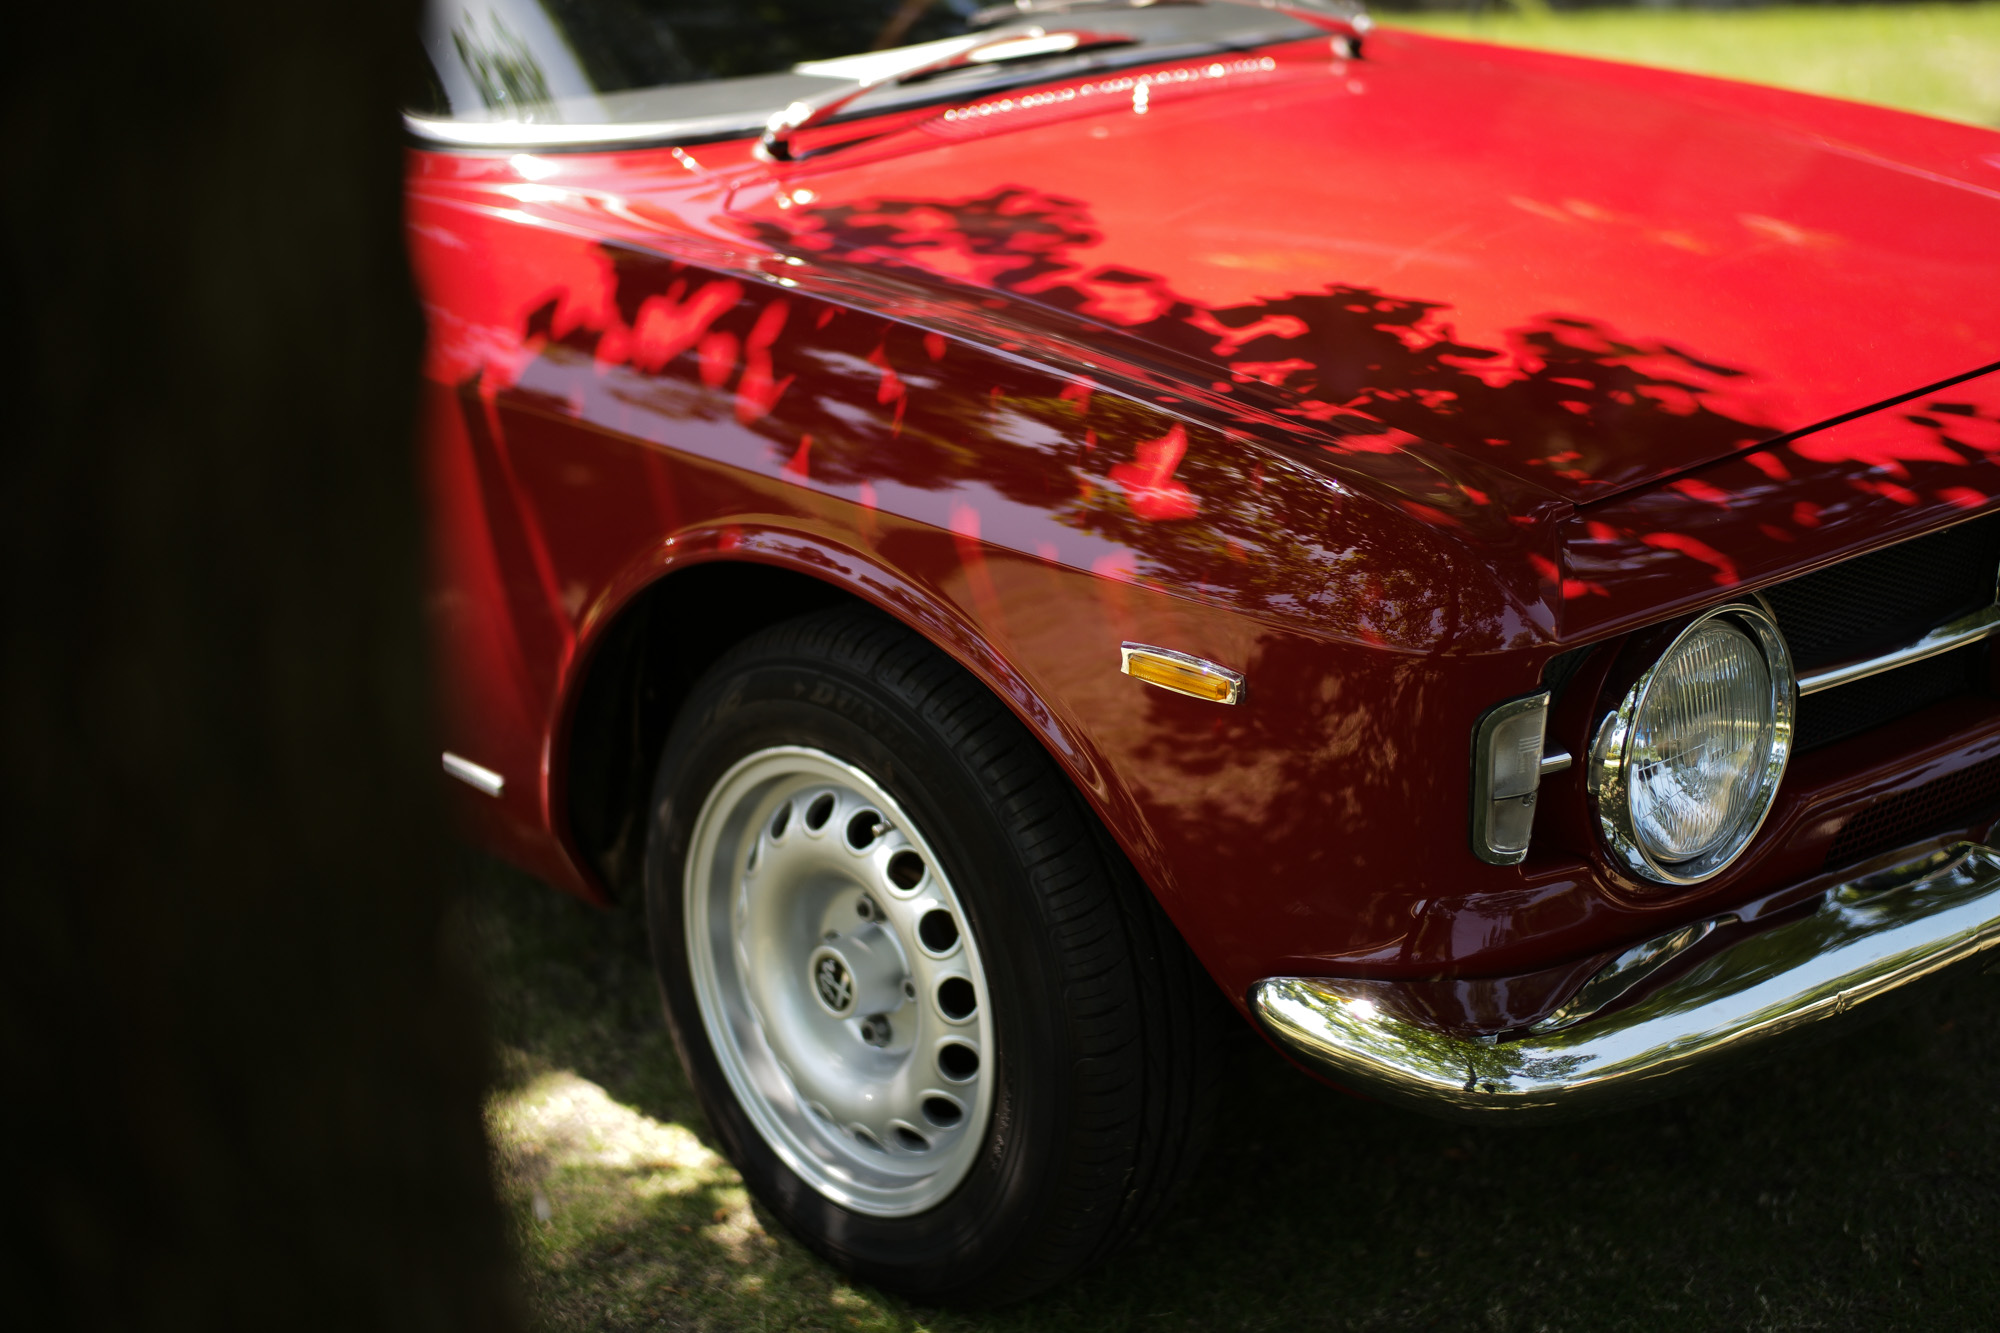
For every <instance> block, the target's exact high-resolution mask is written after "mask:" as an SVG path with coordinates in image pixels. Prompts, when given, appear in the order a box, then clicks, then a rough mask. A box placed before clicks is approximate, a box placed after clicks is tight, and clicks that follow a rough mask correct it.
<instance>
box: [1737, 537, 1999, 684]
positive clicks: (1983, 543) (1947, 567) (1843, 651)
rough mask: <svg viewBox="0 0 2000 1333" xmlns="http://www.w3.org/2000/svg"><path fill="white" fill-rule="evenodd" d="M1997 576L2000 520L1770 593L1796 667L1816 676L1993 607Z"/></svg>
mask: <svg viewBox="0 0 2000 1333" xmlns="http://www.w3.org/2000/svg"><path fill="white" fill-rule="evenodd" d="M1996 570H2000V514H1996V515H1992V516H1990V517H1987V518H1980V519H1974V520H1973V521H1972V522H1970V523H1961V524H1959V525H1958V526H1957V527H1955V528H1947V529H1945V530H1944V531H1943V532H1934V533H1932V534H1931V535H1930V536H1928V537H1918V538H1915V539H1913V540H1911V541H1906V542H1902V543H1899V544H1898V545H1895V546H1891V547H1888V548H1887V549H1885V550H1881V551H1876V552H1873V553H1872V554H1869V555H1863V556H1856V557H1855V558H1854V559H1852V560H1847V561H1843V562H1842V563H1840V564H1838V565H1835V566H1833V567H1832V568H1831V569H1822V570H1820V571H1819V572H1818V573H1816V574H1807V575H1805V576H1804V577H1803V578H1796V579H1793V580H1791V581H1790V582H1788V583H1780V584H1779V585H1777V586H1776V587H1774V588H1767V589H1766V590H1765V592H1764V595H1765V596H1766V597H1768V598H1769V599H1770V601H1771V609H1772V610H1773V611H1775V612H1777V614H1778V625H1779V627H1780V628H1782V629H1783V630H1784V631H1785V642H1786V643H1788V644H1790V645H1791V649H1792V660H1793V662H1794V664H1795V665H1797V666H1798V668H1799V669H1800V670H1801V671H1810V670H1813V669H1814V668H1817V667H1824V666H1831V665H1833V664H1834V663H1836V662H1846V661H1851V660H1852V659H1854V658H1857V657H1872V656H1873V655H1875V654H1876V653H1880V652H1885V651H1887V650H1888V649H1891V648H1894V647H1897V646H1899V645H1901V644H1905V643H1908V642H1910V641H1911V640H1912V639H1916V638H1918V637H1920V636H1921V635H1922V634H1923V633H1924V632H1925V631H1926V630H1929V629H1932V628H1934V627H1936V626H1938V625H1941V624H1943V623H1944V622H1946V621H1948V620H1956V619H1957V618H1958V617H1960V616H1963V615H1970V614H1971V613H1972V612H1974V611H1977V610H1978V609H1979V608H1981V607H1983V606H1991V605H1992V604H1993V590H1994V574H1995V571H1996ZM1850 688H1851V687H1850Z"/></svg>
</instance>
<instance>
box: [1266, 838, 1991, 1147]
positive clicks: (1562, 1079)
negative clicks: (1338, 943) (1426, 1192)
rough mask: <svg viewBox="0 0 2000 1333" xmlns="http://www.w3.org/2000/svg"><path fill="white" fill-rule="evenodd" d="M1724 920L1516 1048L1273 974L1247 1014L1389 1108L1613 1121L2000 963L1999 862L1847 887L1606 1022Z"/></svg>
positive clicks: (1373, 992) (1636, 954)
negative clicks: (1731, 1062)
mask: <svg viewBox="0 0 2000 1333" xmlns="http://www.w3.org/2000/svg"><path fill="white" fill-rule="evenodd" d="M1717 924H1720V919H1718V920H1717V921H1715V922H1700V923H1696V925H1695V926H1694V927H1693V928H1690V927H1687V926H1682V927H1680V928H1679V929H1678V930H1676V931H1674V932H1672V933H1671V934H1670V935H1668V936H1663V937H1661V939H1660V940H1658V941H1651V942H1649V943H1648V944H1646V945H1641V946H1639V947H1638V948H1635V949H1633V950H1628V951H1627V953H1626V954H1625V955H1622V956H1621V957H1620V958H1619V959H1618V960H1617V961H1614V962H1613V963H1612V964H1610V966H1609V967H1607V968H1606V969H1605V971H1604V972H1601V973H1599V974H1598V976H1597V977H1595V978H1593V979H1592V980H1591V981H1590V982H1587V983H1586V984H1585V986H1584V988H1583V990H1581V991H1579V992H1578V996H1577V998H1578V999H1579V1000H1583V1001H1584V1006H1585V1007H1587V1008H1589V1009H1591V1010H1592V1011H1593V1012H1591V1013H1590V1014H1587V1015H1586V1014H1578V1013H1571V1012H1568V1009H1567V1007H1566V1009H1565V1010H1562V1011H1558V1015H1559V1016H1560V1019H1561V1020H1562V1022H1561V1025H1559V1026H1557V1027H1555V1028H1553V1029H1549V1028H1546V1027H1544V1028H1543V1030H1541V1031H1534V1030H1530V1031H1529V1032H1528V1033H1526V1034H1522V1035H1518V1036H1510V1037H1509V1038H1508V1039H1505V1040H1502V1039H1497V1038H1486V1039H1479V1038H1468V1037H1461V1036H1456V1035H1453V1034H1450V1033H1446V1032H1441V1031H1439V1030H1438V1029H1436V1028H1434V1027H1429V1026H1425V1025H1423V1024H1420V1023H1417V1022H1414V1021H1412V1020H1411V1019H1410V1018H1408V1017H1405V1016H1404V1015H1405V1014H1409V1013H1415V1012H1417V1010H1416V1009H1415V1008H1414V1007H1412V1006H1406V1005H1404V1004H1402V1003H1400V1002H1399V1001H1400V996H1399V994H1398V992H1399V990H1400V987H1399V985H1398V983H1395V982H1385V981H1370V980H1358V979H1340V978H1313V977H1275V978H1272V979H1270V980H1266V981H1260V982H1258V983H1257V984H1256V985H1255V986H1253V987H1251V989H1250V1007H1251V1011H1252V1013H1253V1014H1254V1015H1255V1016H1256V1018H1257V1020H1258V1021H1259V1022H1260V1023H1261V1024H1262V1025H1263V1027H1264V1029H1265V1031H1266V1032H1267V1033H1269V1034H1270V1036H1271V1037H1272V1039H1273V1040H1275V1041H1276V1042H1278V1043H1279V1044H1280V1045H1281V1046H1282V1047H1283V1048H1284V1049H1285V1050H1287V1051H1288V1052H1289V1053H1290V1054H1292V1055H1293V1056H1294V1057H1295V1058H1297V1059H1298V1060H1299V1061H1301V1062H1302V1063H1304V1064H1305V1065H1307V1066H1309V1067H1311V1068H1313V1069H1315V1070H1317V1071H1318V1072H1320V1073H1322V1074H1324V1075H1325V1076H1326V1077H1327V1078H1328V1079H1331V1080H1332V1081H1334V1082H1336V1083H1339V1084H1342V1085H1344V1086H1346V1087H1350V1088H1353V1089H1355V1090H1356V1091H1360V1092H1365V1093H1367V1094H1369V1095H1371V1096H1375V1097H1378V1098H1380V1099H1382V1100H1383V1101H1388V1102H1396V1103H1401V1104H1403V1105H1407V1106H1411V1107H1414V1108H1416V1109H1418V1110H1422V1111H1428V1112H1430V1113H1432V1114H1436V1115H1442V1116H1446V1117H1449V1118H1453V1119H1469V1120H1488V1119H1495V1118H1498V1119H1508V1120H1513V1121H1516V1122H1528V1121H1536V1120H1552V1119H1561V1118H1564V1117H1566V1116H1571V1115H1576V1114H1583V1113H1589V1112H1593V1111H1600V1110H1606V1109H1610V1108H1612V1107H1615V1106H1621V1105H1628V1104H1631V1103H1633V1102H1639V1101H1649V1100H1651V1099H1653V1098H1655V1097H1659V1096H1663V1095H1665V1094H1667V1093H1670V1092H1672V1091H1675V1090H1676V1089H1678V1088H1679V1087H1681V1086H1682V1085H1684V1084H1685V1083H1687V1082H1689V1081H1692V1080H1694V1079H1695V1078H1697V1077H1698V1076H1700V1075H1702V1074H1705V1073H1710V1072H1713V1071H1714V1070H1716V1069H1717V1068H1718V1067H1720V1066H1722V1065H1723V1064H1725V1063H1726V1062H1727V1060H1728V1059H1729V1058H1730V1057H1734V1056H1738V1055H1741V1054H1744V1053H1746V1052H1748V1051H1751V1050H1754V1049H1757V1048H1761V1047H1763V1046H1764V1045H1765V1044H1766V1043H1768V1042H1771V1041H1774V1040H1777V1039H1781V1038H1784V1037H1786V1036H1789V1035H1791V1034H1794V1033H1797V1032H1799V1031H1801V1030H1802V1029H1805V1028H1808V1027H1813V1026H1815V1025H1820V1024H1824V1023H1826V1022H1828V1021H1831V1020H1834V1019H1837V1018H1840V1017H1842V1016H1844V1015H1847V1014H1849V1013H1852V1012H1853V1011H1855V1010H1857V1009H1859V1008H1861V1007H1863V1006H1866V1005H1868V1004H1870V1003H1871V1002H1874V1001H1877V1000H1880V999H1882V998H1884V997H1886V996H1888V995H1889V994H1891V993H1892V992H1896V991H1900V990H1903V989H1904V988H1906V987H1909V986H1911V985H1914V984H1916V983H1919V982H1927V981H1930V980H1933V979H1935V978H1937V977H1939V976H1941V975H1942V974H1944V973H1946V972H1947V971H1951V970H1954V969H1957V968H1959V967H1960V966H1962V965H1968V964H1974V963H1977V962H1980V961H1988V962H1990V961H1992V959H1993V958H1994V957H1996V956H2000V851H1996V850H1995V849H1994V848H1992V847H1988V846H1983V845H1980V844H1978V843H1971V842H1964V843H1958V844H1956V845H1954V846H1951V847H1947V848H1944V849H1941V850H1939V851H1936V852H1933V853H1931V854H1930V855H1928V856H1926V857H1923V858H1921V859H1919V860H1916V861H1913V862H1909V863H1907V864H1905V865H1902V866H1896V867H1892V868H1890V869H1888V870H1884V871H1880V872H1877V873H1875V874H1870V875H1864V876H1861V877H1858V878H1856V879H1854V880H1850V881H1848V882H1847V883H1845V884H1842V885H1840V886H1839V887H1837V888H1835V889H1832V890H1829V891H1828V892H1827V893H1826V894H1825V895H1824V897H1823V898H1822V899H1821V901H1820V904H1819V906H1818V908H1817V910H1815V911H1813V912H1811V913H1810V914H1808V915H1806V916H1803V917H1798V918H1795V919H1792V920H1789V921H1786V922H1784V923H1783V924H1780V925H1776V926H1773V927H1771V928H1769V929H1767V930H1764V931H1761V932H1758V933H1756V934H1751V935H1746V936H1745V937H1743V938H1741V939H1739V940H1737V941H1736V942H1734V943H1732V944H1729V945H1727V946H1725V947H1723V948H1721V949H1718V950H1716V951H1715V952H1713V953H1710V954H1708V955H1707V956H1705V957H1701V958H1698V959H1697V960H1696V961H1695V962H1694V963H1693V964H1692V965H1690V966H1689V967H1688V968H1687V970H1686V971H1684V972H1682V973H1680V974H1679V975H1678V976H1673V977H1671V978H1669V979H1668V980H1666V981H1665V982H1662V983H1660V984H1659V985H1658V987H1657V988H1656V989H1653V990H1651V991H1650V992H1649V993H1644V994H1642V995H1641V996H1640V998H1638V999H1637V1000H1635V1001H1633V1002H1631V1003H1630V1004H1627V1005H1625V1007H1623V1008H1613V1009H1611V1010H1610V1011H1609V1012H1601V1011H1602V1009H1603V1007H1604V1006H1606V1005H1609V1004H1611V1003H1612V1001H1614V1000H1618V999H1620V998H1622V996H1623V995H1624V994H1629V993H1631V992H1632V991H1633V990H1634V989H1635V988H1636V986H1637V984H1638V983H1639V982H1643V981H1644V980H1645V979H1646V978H1645V976H1644V975H1641V976H1638V977H1633V978H1630V979H1629V980H1628V978H1627V977H1626V976H1624V975H1617V974H1621V973H1630V972H1632V971H1634V970H1639V971H1641V972H1642V973H1645V974H1651V973H1656V972H1658V971H1659V970H1660V968H1661V966H1662V965H1663V964H1664V962H1665V961H1667V958H1668V957H1669V956H1671V955H1672V954H1679V953H1684V952H1685V951H1686V950H1687V949H1688V948H1691V947H1692V946H1693V945H1694V944H1697V943H1699V942H1700V941H1701V939H1702V938H1703V937H1704V936H1706V935H1708V934H1709V933H1710V929H1712V928H1713V927H1714V926H1715V925H1717ZM1656 944H1657V945H1660V946H1662V947H1661V948H1660V949H1657V950H1655V949H1653V946H1654V945H1656ZM1649 951H1650V952H1649ZM1600 983H1602V984H1600ZM1593 988H1595V993H1594V994H1593ZM1572 1004H1573V1005H1574V1004H1575V1001H1573V1002H1572ZM1552 1017H1554V1016H1552Z"/></svg>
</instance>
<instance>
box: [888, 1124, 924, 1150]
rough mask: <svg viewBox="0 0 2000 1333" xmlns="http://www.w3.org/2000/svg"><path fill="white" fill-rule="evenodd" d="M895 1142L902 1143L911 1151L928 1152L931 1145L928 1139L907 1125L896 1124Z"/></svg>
mask: <svg viewBox="0 0 2000 1333" xmlns="http://www.w3.org/2000/svg"><path fill="white" fill-rule="evenodd" d="M896 1142H898V1143H900V1144H902V1145H903V1146H904V1147H905V1148H908V1149H909V1150H910V1151H911V1152H929V1151H930V1147H931V1141H930V1140H929V1139H927V1138H925V1137H924V1136H923V1135H921V1134H919V1133H917V1131H916V1130H914V1129H911V1128H910V1127H909V1126H908V1125H898V1126H896Z"/></svg>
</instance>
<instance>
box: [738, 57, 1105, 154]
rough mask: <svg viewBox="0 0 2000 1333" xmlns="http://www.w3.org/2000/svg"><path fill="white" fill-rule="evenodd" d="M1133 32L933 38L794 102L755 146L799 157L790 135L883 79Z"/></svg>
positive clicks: (998, 60) (902, 79) (990, 61)
mask: <svg viewBox="0 0 2000 1333" xmlns="http://www.w3.org/2000/svg"><path fill="white" fill-rule="evenodd" d="M1133 40H1134V39H1133V38H1131V37H1128V36H1126V35H1125V34H1124V33H1118V32H1090V31H1085V30H1084V29H1082V28H1040V27H1035V28H1028V29H1026V30H1024V31H1020V32H1010V33H1006V34H1004V35H1001V36H975V37H964V38H961V39H959V40H958V42H956V43H954V44H953V45H952V46H951V47H950V48H948V49H946V50H943V51H940V50H939V49H938V48H937V45H936V44H932V45H930V46H929V47H927V48H924V49H922V50H921V51H920V52H919V53H917V54H914V55H913V56H912V58H911V60H910V62H909V63H908V64H905V65H893V66H890V67H888V68H886V69H877V70H874V71H872V72H870V74H869V75H868V76H867V77H866V78H857V79H856V80H854V82H853V83H852V84H850V85H849V86H847V87H845V88H837V89H835V90H834V91H832V92H830V93H824V94H822V95H820V96H818V97H810V98H806V99H804V100H802V101H797V102H794V103H792V104H791V105H790V106H788V107H786V108H785V109H784V110H783V111H780V112H779V113H778V114H777V115H775V116H773V117H771V119H770V121H769V122H768V123H767V124H766V125H765V126H764V133H763V136H762V137H761V138H759V139H758V140H757V146H756V148H754V149H752V150H751V151H752V152H753V153H754V154H755V155H756V156H757V157H758V158H759V159H761V160H762V161H765V162H796V161H798V160H799V159H800V158H801V157H803V156H808V155H807V154H801V153H797V152H794V151H793V149H792V138H793V136H794V135H796V134H797V133H798V132H799V131H800V130H803V129H805V128H806V127H807V126H809V125H817V124H819V123H820V122H821V121H824V120H826V119H827V118H828V117H830V116H832V115H833V114H834V113H836V112H838V111H839V110H840V109H841V108H842V107H844V106H846V105H847V104H848V103H850V102H852V101H853V100H854V99H855V98H857V97H860V96H861V95H862V94H864V93H868V92H872V91H874V90H875V89H877V88H879V87H881V86H882V85H883V84H885V83H909V82H912V81H913V80H916V79H920V78H924V77H926V76H927V75H931V74H942V73H944V72H946V71H948V70H954V69H963V68H968V67H970V66H974V65H994V64H999V63H1001V62H1003V61H1009V60H1032V59H1034V58H1036V57H1039V56H1053V55H1068V54H1070V53H1071V52H1074V51H1088V50H1094V49H1096V48H1099V47H1105V46H1129V45H1131V44H1132V42H1133Z"/></svg>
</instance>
